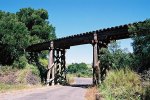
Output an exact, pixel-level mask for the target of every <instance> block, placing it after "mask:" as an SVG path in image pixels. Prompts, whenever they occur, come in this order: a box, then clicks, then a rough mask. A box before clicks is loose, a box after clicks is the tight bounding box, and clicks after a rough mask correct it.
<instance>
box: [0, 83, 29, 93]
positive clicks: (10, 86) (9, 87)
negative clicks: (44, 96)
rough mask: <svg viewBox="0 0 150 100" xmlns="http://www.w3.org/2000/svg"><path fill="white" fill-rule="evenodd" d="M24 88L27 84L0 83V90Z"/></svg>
mask: <svg viewBox="0 0 150 100" xmlns="http://www.w3.org/2000/svg"><path fill="white" fill-rule="evenodd" d="M25 88H27V86H26V85H22V84H17V85H10V84H4V83H0V92H4V91H10V90H21V89H25Z"/></svg>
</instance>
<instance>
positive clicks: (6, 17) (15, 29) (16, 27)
mask: <svg viewBox="0 0 150 100" xmlns="http://www.w3.org/2000/svg"><path fill="white" fill-rule="evenodd" d="M29 36H30V35H29V31H28V30H27V28H26V26H25V24H24V23H22V22H19V21H18V19H17V16H16V15H15V14H11V13H5V12H1V16H0V40H1V41H0V50H1V51H0V56H1V57H0V63H1V64H2V65H5V64H12V63H13V61H14V60H15V59H17V58H18V57H19V56H20V55H21V54H23V53H24V49H25V48H26V47H27V45H28V44H29Z"/></svg>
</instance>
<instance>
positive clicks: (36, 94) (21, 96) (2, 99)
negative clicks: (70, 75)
mask: <svg viewBox="0 0 150 100" xmlns="http://www.w3.org/2000/svg"><path fill="white" fill-rule="evenodd" d="M91 83H92V79H90V78H75V83H74V84H73V85H71V86H50V87H43V88H38V89H31V90H24V91H15V92H10V93H1V94H0V100H84V95H85V93H86V88H87V87H86V86H87V85H90V84H91Z"/></svg>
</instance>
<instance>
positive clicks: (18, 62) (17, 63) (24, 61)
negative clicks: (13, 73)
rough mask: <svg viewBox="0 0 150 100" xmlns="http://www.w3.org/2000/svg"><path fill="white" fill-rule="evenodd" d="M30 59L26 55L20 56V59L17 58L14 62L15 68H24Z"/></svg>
mask: <svg viewBox="0 0 150 100" xmlns="http://www.w3.org/2000/svg"><path fill="white" fill-rule="evenodd" d="M27 62H28V60H27V59H26V57H25V56H21V57H19V59H18V60H15V61H14V63H13V67H14V68H19V69H23V68H25V67H26V65H27Z"/></svg>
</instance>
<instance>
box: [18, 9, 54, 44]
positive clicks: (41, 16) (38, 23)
mask: <svg viewBox="0 0 150 100" xmlns="http://www.w3.org/2000/svg"><path fill="white" fill-rule="evenodd" d="M16 15H17V16H18V19H19V21H21V22H23V23H25V25H26V27H27V28H28V31H30V35H31V36H34V35H36V36H37V37H39V39H41V40H39V42H43V41H49V40H50V39H54V38H56V35H55V28H54V27H53V26H52V25H51V24H49V22H48V21H47V19H48V12H47V11H46V10H44V9H38V10H34V9H32V8H23V9H20V11H19V12H17V13H16Z"/></svg>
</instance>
